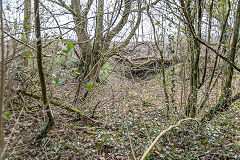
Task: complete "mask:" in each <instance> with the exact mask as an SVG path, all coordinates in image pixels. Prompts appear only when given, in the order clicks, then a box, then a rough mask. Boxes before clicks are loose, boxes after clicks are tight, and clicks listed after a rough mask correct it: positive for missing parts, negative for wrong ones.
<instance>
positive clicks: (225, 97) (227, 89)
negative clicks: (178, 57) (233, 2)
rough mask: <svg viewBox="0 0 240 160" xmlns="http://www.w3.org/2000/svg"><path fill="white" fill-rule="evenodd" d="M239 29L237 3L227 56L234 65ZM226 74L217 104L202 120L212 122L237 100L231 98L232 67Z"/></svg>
mask: <svg viewBox="0 0 240 160" xmlns="http://www.w3.org/2000/svg"><path fill="white" fill-rule="evenodd" d="M239 27H240V1H238V7H237V14H236V17H235V22H234V29H233V38H232V44H231V52H230V55H229V60H230V61H231V62H232V63H233V64H234V61H235V55H236V52H237V47H236V46H237V42H238V36H239ZM227 70H228V72H227V74H226V81H225V85H224V88H223V93H222V94H221V96H220V98H219V101H218V104H217V105H216V106H215V107H212V108H211V109H210V111H209V112H208V113H207V114H206V115H205V116H204V118H203V120H212V119H213V118H214V115H215V114H218V113H220V112H222V111H225V110H227V109H228V108H229V106H230V105H231V104H232V102H233V101H235V100H236V98H239V96H238V95H239V94H236V95H235V96H234V97H232V79H233V73H234V71H233V66H232V65H229V66H228V69H227Z"/></svg>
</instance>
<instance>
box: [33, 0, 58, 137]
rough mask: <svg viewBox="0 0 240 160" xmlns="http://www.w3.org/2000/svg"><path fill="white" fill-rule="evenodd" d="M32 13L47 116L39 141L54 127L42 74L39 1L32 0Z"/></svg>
mask: <svg viewBox="0 0 240 160" xmlns="http://www.w3.org/2000/svg"><path fill="white" fill-rule="evenodd" d="M34 13H35V34H36V38H37V42H36V47H37V63H38V74H39V79H40V84H41V90H42V100H43V105H44V107H45V108H46V112H47V116H48V124H47V126H46V127H45V129H44V130H43V131H42V132H41V134H39V135H38V137H37V139H41V138H43V137H45V136H46V134H47V133H48V132H49V131H50V129H51V128H52V127H53V126H54V118H53V115H52V113H51V109H50V105H49V103H48V98H47V89H46V83H45V78H44V73H43V64H42V43H41V32H40V29H41V25H40V15H39V0H34Z"/></svg>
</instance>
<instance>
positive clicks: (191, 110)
mask: <svg viewBox="0 0 240 160" xmlns="http://www.w3.org/2000/svg"><path fill="white" fill-rule="evenodd" d="M189 2H190V1H189ZM189 2H186V4H185V2H184V1H183V0H180V4H181V7H182V9H183V13H184V18H185V19H191V21H188V26H190V27H191V28H192V29H193V32H194V33H195V34H196V35H197V36H198V37H199V38H201V23H202V0H195V1H194V4H191V3H189ZM190 5H193V6H194V7H195V8H194V10H195V11H196V12H192V10H191V6H190ZM189 17H191V18H189ZM193 20H195V21H193ZM194 24H195V26H194ZM189 30H190V28H189ZM188 34H189V38H190V41H189V48H190V52H191V53H190V54H191V58H190V66H191V68H190V92H189V96H188V103H187V106H186V109H185V114H186V116H187V117H192V118H194V117H195V116H196V113H197V100H198V86H199V84H200V78H199V60H200V53H201V45H200V42H198V41H197V40H196V39H194V38H193V36H192V35H191V32H190V31H189V33H188Z"/></svg>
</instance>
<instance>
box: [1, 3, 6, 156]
mask: <svg viewBox="0 0 240 160" xmlns="http://www.w3.org/2000/svg"><path fill="white" fill-rule="evenodd" d="M2 3H3V2H2V0H1V6H0V7H1V8H0V9H1V11H0V14H1V15H0V16H1V57H2V59H1V60H2V66H1V86H0V159H3V154H4V153H3V149H4V123H3V109H4V86H5V55H4V54H5V48H4V47H5V46H4V32H3V4H2Z"/></svg>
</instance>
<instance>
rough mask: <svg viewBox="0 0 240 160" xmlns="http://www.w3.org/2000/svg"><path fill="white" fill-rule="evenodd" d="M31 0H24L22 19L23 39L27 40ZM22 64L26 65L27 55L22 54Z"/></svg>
mask: <svg viewBox="0 0 240 160" xmlns="http://www.w3.org/2000/svg"><path fill="white" fill-rule="evenodd" d="M30 25H31V0H24V20H23V33H24V39H25V41H27V42H29V40H30V32H31V26H30ZM23 65H24V66H25V67H27V66H28V57H27V55H24V57H23Z"/></svg>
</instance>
